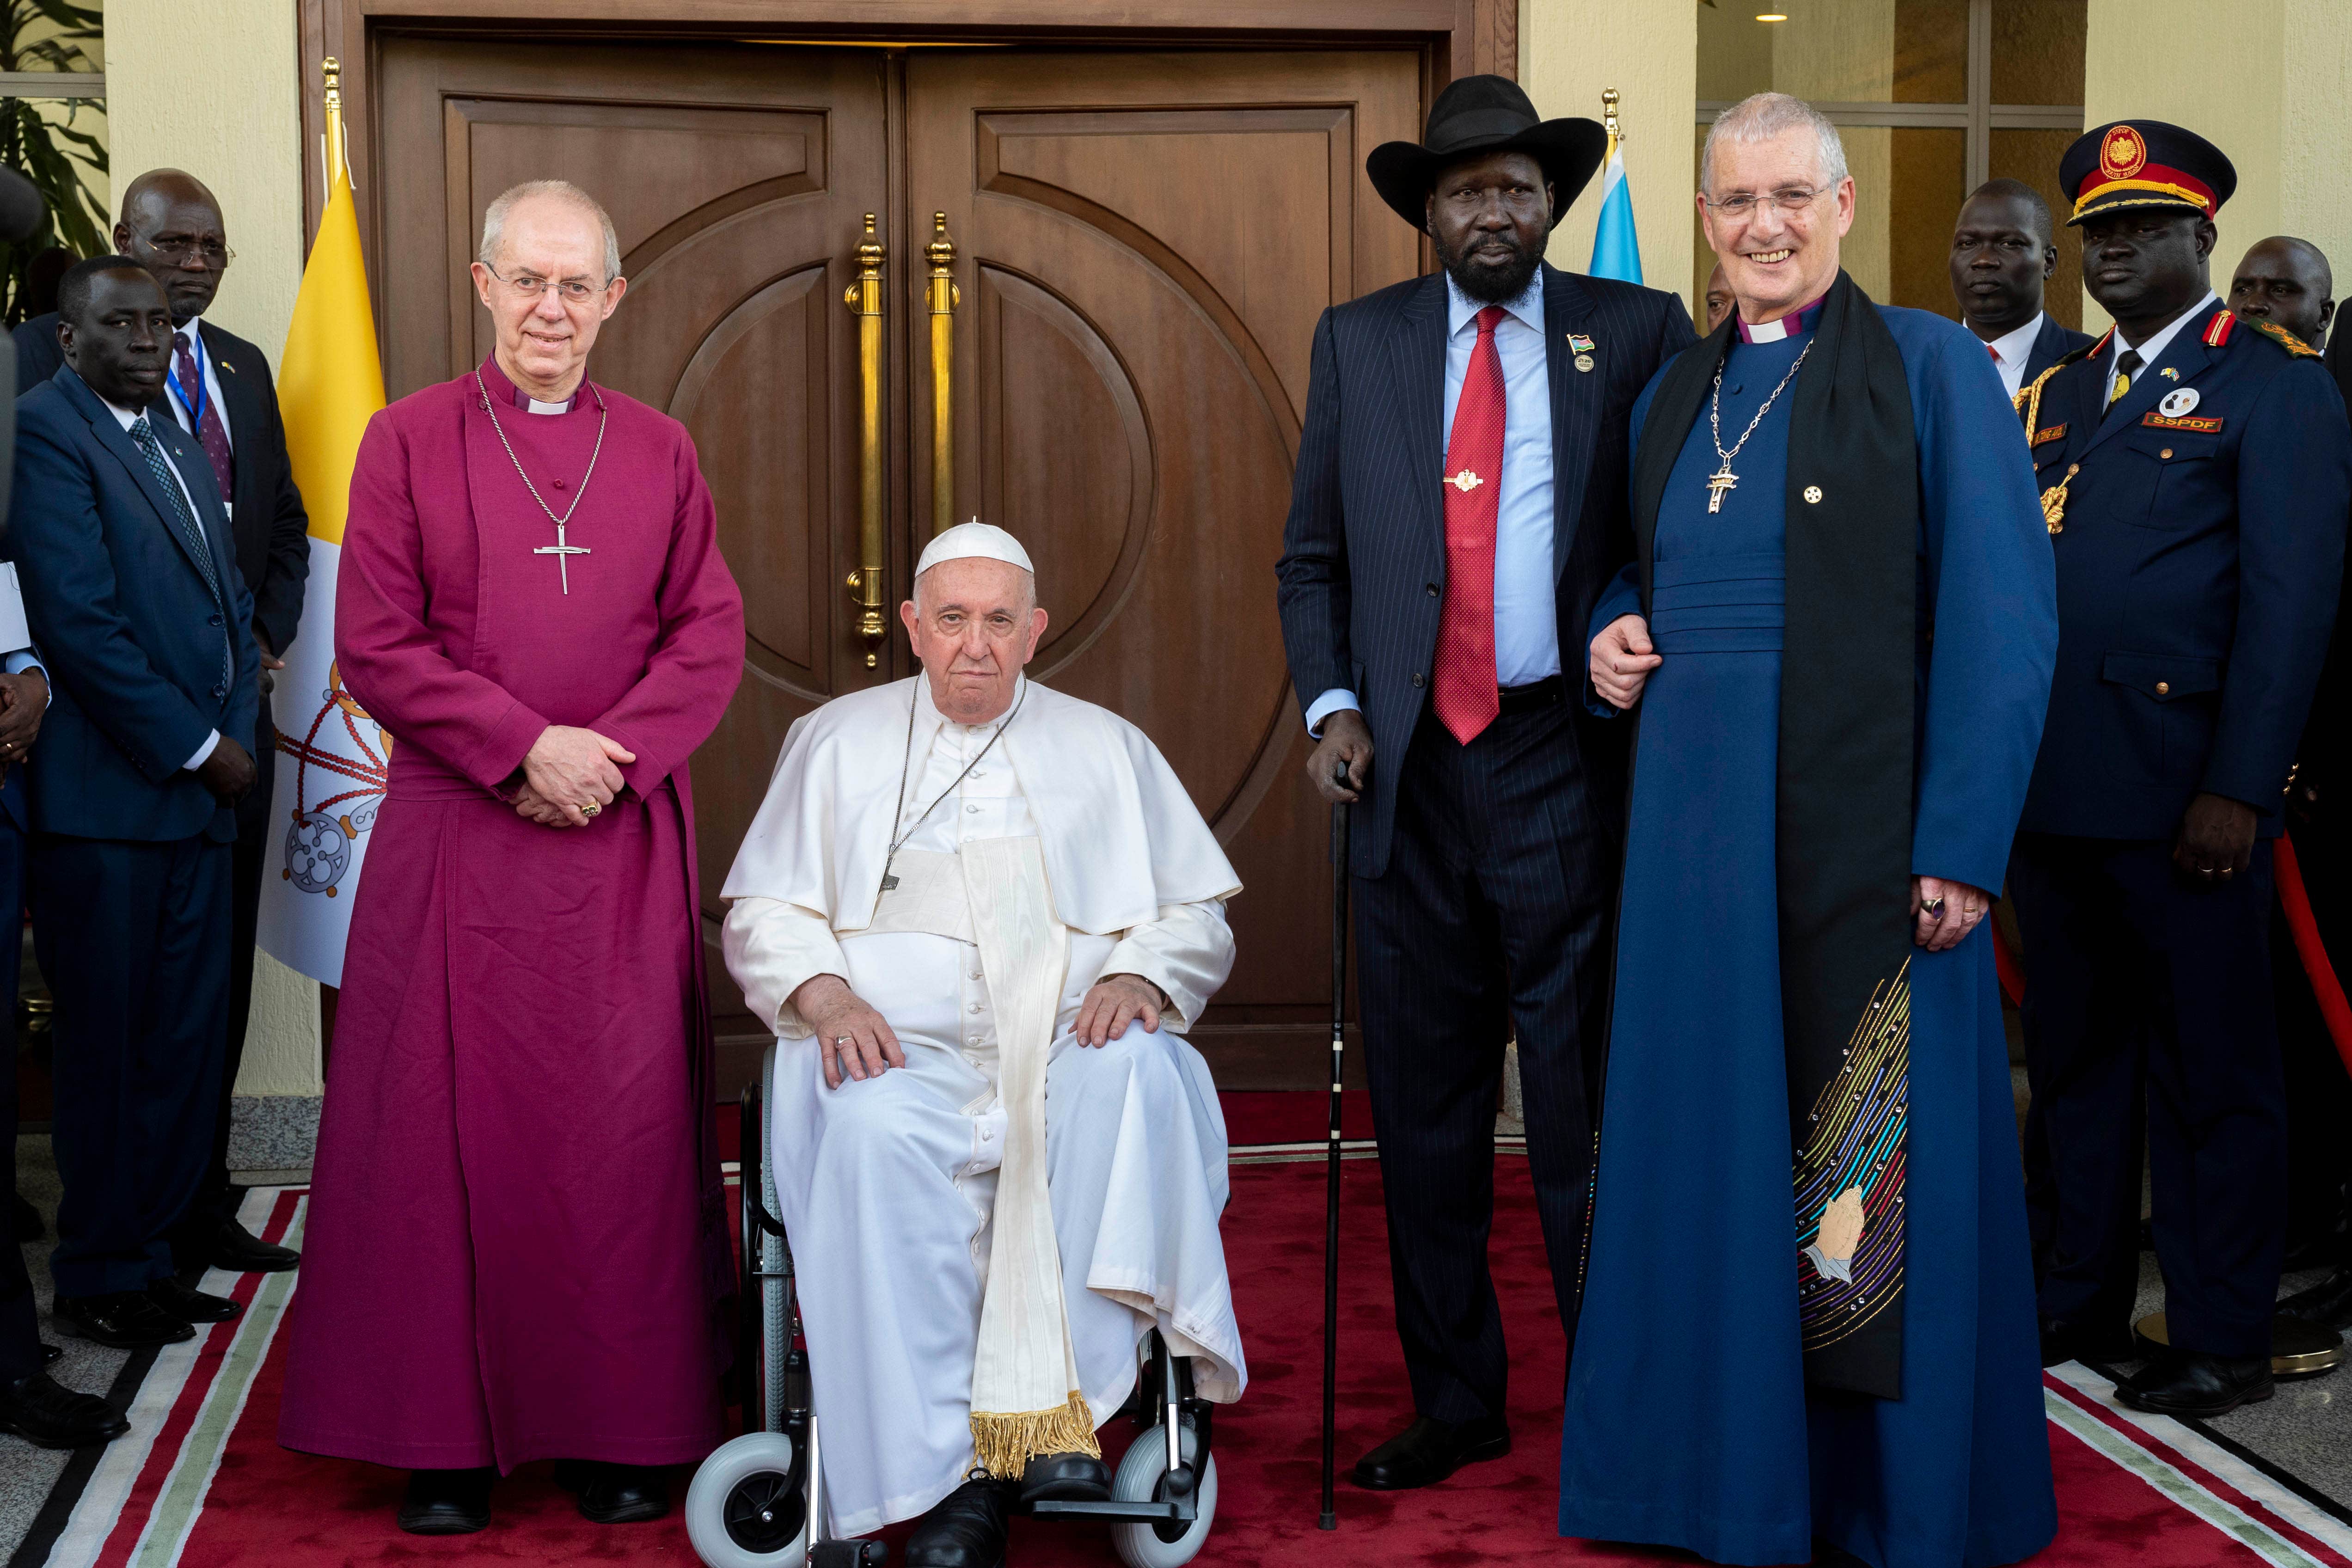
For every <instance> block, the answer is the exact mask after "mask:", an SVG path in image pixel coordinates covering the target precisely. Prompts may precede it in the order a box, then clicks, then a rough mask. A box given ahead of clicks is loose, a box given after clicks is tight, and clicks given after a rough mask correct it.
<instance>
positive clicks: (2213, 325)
mask: <svg viewBox="0 0 2352 1568" xmlns="http://www.w3.org/2000/svg"><path fill="white" fill-rule="evenodd" d="M2237 325H2238V316H2237V312H2236V311H2234V310H2224V311H2222V312H2221V314H2220V315H2218V316H2215V317H2214V318H2213V319H2212V320H2211V321H2208V322H2206V323H2205V346H2206V347H2207V348H2209V349H2218V348H2220V347H2221V345H2222V344H2224V343H2226V342H2229V341H2230V334H2231V332H2232V331H2236V330H2237Z"/></svg>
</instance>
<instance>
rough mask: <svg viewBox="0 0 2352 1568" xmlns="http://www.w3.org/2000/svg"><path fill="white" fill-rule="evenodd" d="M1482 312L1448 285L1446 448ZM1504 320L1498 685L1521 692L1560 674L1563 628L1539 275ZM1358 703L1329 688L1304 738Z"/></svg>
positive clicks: (1498, 346) (1500, 337)
mask: <svg viewBox="0 0 2352 1568" xmlns="http://www.w3.org/2000/svg"><path fill="white" fill-rule="evenodd" d="M1485 308H1486V307H1485V306H1484V305H1482V304H1481V303H1480V302H1479V301H1478V300H1473V299H1471V298H1470V297H1469V296H1468V295H1467V294H1465V293H1464V292H1462V289H1461V286H1460V285H1459V284H1457V283H1455V282H1454V279H1452V278H1451V277H1450V276H1449V277H1448V278H1447V279H1445V319H1446V336H1445V424H1444V440H1445V442H1446V444H1447V445H1449V446H1450V445H1451V444H1452V442H1453V439H1454V408H1455V406H1456V405H1458V404H1459V403H1460V402H1461V401H1462V384H1463V382H1464V381H1465V380H1466V379H1467V378H1468V376H1469V374H1470V353H1471V351H1472V350H1473V349H1475V348H1476V347H1477V344H1478V312H1479V311H1480V310H1484V309H1485ZM1503 309H1504V310H1506V311H1507V312H1509V313H1508V314H1507V316H1506V317H1505V318H1504V320H1503V321H1502V322H1501V324H1500V325H1498V326H1496V329H1495V352H1496V356H1497V357H1498V358H1500V359H1501V361H1502V364H1503V472H1502V487H1503V488H1502V493H1501V495H1500V496H1499V497H1498V498H1497V500H1496V514H1495V681H1496V685H1498V686H1526V685H1529V684H1531V683H1532V682H1535V681H1538V680H1541V679H1544V678H1545V677H1547V676H1553V675H1558V674H1559V614H1558V611H1557V609H1556V607H1555V605H1554V602H1553V596H1552V591H1553V586H1554V583H1555V577H1554V574H1553V570H1552V555H1551V547H1552V531H1553V517H1552V512H1553V508H1552V489H1551V483H1552V474H1551V468H1552V439H1551V371H1550V366H1549V362H1548V359H1547V346H1546V344H1545V342H1544V300H1543V273H1542V271H1541V270H1540V269H1538V271H1537V273H1536V275H1535V277H1534V278H1533V279H1529V280H1528V286H1527V288H1526V289H1525V290H1523V291H1522V292H1521V293H1520V295H1519V296H1518V298H1517V299H1516V300H1506V301H1504V302H1503ZM1360 706H1361V704H1360V703H1359V702H1358V701H1357V700H1356V694H1355V693H1354V692H1352V691H1349V690H1347V689H1343V688H1339V687H1334V688H1332V689H1330V690H1328V691H1326V692H1324V693H1323V694H1322V695H1321V696H1319V697H1318V698H1317V699H1316V700H1315V701H1314V703H1313V705H1312V706H1310V707H1309V708H1308V709H1307V730H1308V731H1310V732H1315V733H1319V732H1320V731H1321V730H1322V728H1323V721H1324V719H1325V718H1327V717H1328V716H1329V715H1330V714H1333V713H1336V712H1338V711H1339V710H1340V709H1342V708H1358V707H1360Z"/></svg>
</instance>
